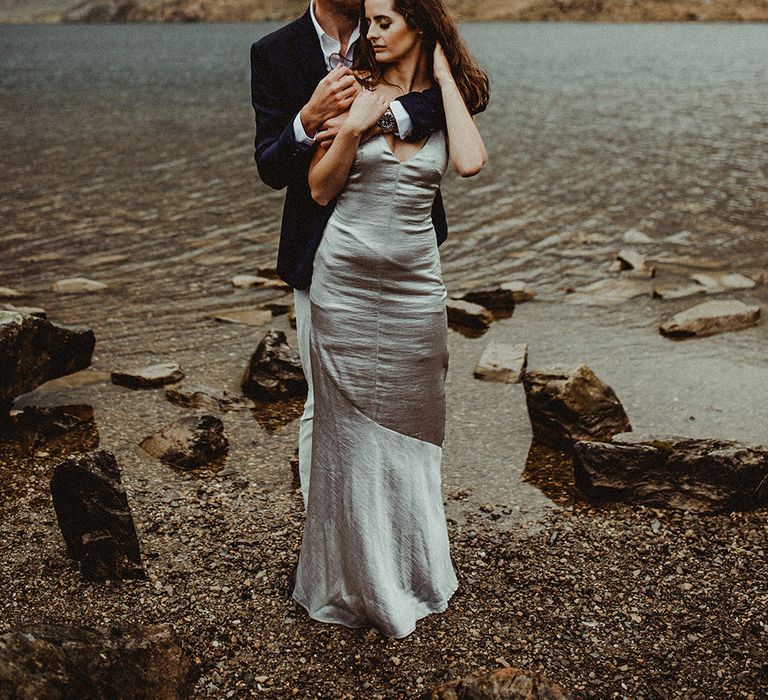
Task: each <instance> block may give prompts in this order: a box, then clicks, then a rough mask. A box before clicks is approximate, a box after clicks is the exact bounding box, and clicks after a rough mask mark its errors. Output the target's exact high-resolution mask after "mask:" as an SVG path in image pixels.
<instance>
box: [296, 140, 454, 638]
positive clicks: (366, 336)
mask: <svg viewBox="0 0 768 700" xmlns="http://www.w3.org/2000/svg"><path fill="white" fill-rule="evenodd" d="M447 165H448V153H447V145H446V140H445V135H444V133H443V132H442V131H437V132H434V133H433V134H432V135H431V136H430V138H429V139H428V140H427V142H426V143H425V144H424V145H423V146H422V148H421V150H419V151H417V152H416V153H415V154H414V155H413V156H411V157H410V158H409V159H407V160H406V161H405V162H400V161H399V160H398V159H397V158H396V157H395V155H394V154H393V153H392V151H391V149H390V147H389V144H388V143H387V141H386V139H385V137H384V136H376V137H374V138H372V139H370V140H369V141H367V142H366V143H364V144H362V145H361V146H360V147H359V148H358V151H357V154H356V157H355V160H354V163H353V164H352V167H351V170H350V175H349V180H348V182H347V185H346V187H345V189H344V191H343V192H342V193H341V194H340V195H339V197H338V199H337V204H336V208H335V210H334V212H333V215H332V216H331V219H330V221H329V222H328V225H327V227H326V229H325V233H324V235H323V239H322V241H321V243H320V247H319V248H318V251H317V254H316V257H315V262H314V271H313V276H312V285H311V288H310V301H311V313H312V330H311V333H310V339H311V362H312V378H313V382H314V395H315V412H314V425H313V435H312V466H311V471H310V480H309V496H308V501H307V517H306V522H305V526H304V535H303V540H302V545H301V552H300V555H299V564H298V568H297V570H296V583H295V587H294V590H293V598H294V599H295V600H296V601H297V602H298V603H300V604H301V605H302V606H303V607H304V608H305V609H306V610H307V612H308V613H309V615H310V617H312V618H313V619H315V620H320V621H323V622H331V623H337V624H342V625H346V626H347V627H370V626H373V627H376V628H378V629H379V631H380V632H381V633H382V634H384V635H385V636H387V637H398V638H400V637H405V636H407V635H409V634H410V633H411V632H413V631H414V629H415V627H416V621H417V620H419V619H421V618H423V617H425V616H426V615H429V614H431V613H438V612H442V611H444V610H445V609H446V608H447V607H448V600H449V598H450V597H451V596H452V595H453V593H454V592H455V591H456V589H457V587H458V581H457V578H456V573H455V571H454V569H453V565H452V562H451V557H450V552H449V542H448V530H447V527H446V522H445V512H444V510H443V499H442V494H441V475H440V464H441V459H442V444H443V436H444V432H445V393H444V383H445V374H446V371H447V367H448V350H447V324H446V310H445V298H446V291H445V286H444V285H443V281H442V275H441V269H440V257H439V254H438V249H437V241H436V239H435V231H434V228H433V226H432V219H431V209H432V203H433V201H434V198H435V193H436V191H437V188H438V186H439V184H440V180H441V179H442V176H443V174H444V173H445V170H446V168H447Z"/></svg>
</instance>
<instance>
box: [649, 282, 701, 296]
mask: <svg viewBox="0 0 768 700" xmlns="http://www.w3.org/2000/svg"><path fill="white" fill-rule="evenodd" d="M706 291H707V290H706V288H705V287H703V286H702V285H700V284H696V283H694V284H682V285H680V284H669V283H667V284H654V285H653V296H655V297H659V298H660V299H682V298H683V297H690V296H693V295H694V294H704V293H705V292H706Z"/></svg>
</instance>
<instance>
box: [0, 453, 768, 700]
mask: <svg viewBox="0 0 768 700" xmlns="http://www.w3.org/2000/svg"><path fill="white" fill-rule="evenodd" d="M46 450H48V451H50V452H52V453H55V452H56V446H55V445H53V444H51V445H46ZM40 467H41V465H40V463H39V460H38V462H37V468H35V469H33V470H32V471H31V472H27V479H28V480H27V481H26V482H25V485H26V486H27V489H26V490H25V491H24V492H22V493H20V494H19V496H18V498H17V499H16V502H15V504H14V506H15V507H14V509H13V511H11V512H6V514H5V517H4V520H3V530H4V531H5V532H4V533H3V534H4V536H3V538H2V541H3V542H4V547H3V557H2V564H0V584H2V585H3V586H4V587H5V588H6V590H13V591H14V595H13V596H12V597H11V598H9V599H8V600H5V601H3V602H2V603H0V613H1V614H0V619H1V620H2V622H1V623H0V634H4V633H6V632H8V631H10V630H11V629H13V628H15V627H17V626H19V625H22V624H27V623H34V622H44V623H50V622H69V623H72V624H84V625H93V626H103V627H109V626H110V625H113V624H115V623H116V622H122V621H134V622H136V623H139V624H158V623H163V622H165V623H170V624H171V625H172V626H173V627H174V629H175V630H176V633H177V636H178V638H179V641H180V643H181V644H182V646H183V647H184V648H185V649H186V650H187V652H188V653H189V654H190V655H191V656H192V657H193V658H196V663H197V667H198V668H197V670H198V672H199V674H200V677H199V679H198V681H197V684H196V685H195V688H194V691H193V694H192V697H196V698H198V697H230V696H236V697H253V696H256V695H262V694H264V693H269V694H270V695H271V696H273V697H292V696H298V697H305V696H307V694H308V693H311V694H312V696H313V697H321V698H338V697H340V693H342V692H344V693H349V694H350V695H348V696H345V697H361V696H363V694H364V697H370V698H403V697H415V696H416V694H417V693H423V692H424V691H426V690H428V689H430V688H432V687H434V686H436V685H438V684H439V683H442V682H445V681H447V680H451V679H455V678H459V677H463V676H467V675H472V674H475V673H479V672H483V671H485V670H488V671H492V670H495V669H498V668H501V667H504V666H512V667H519V668H524V669H527V670H531V671H536V672H538V673H541V674H543V675H544V676H545V677H547V678H548V679H549V680H552V681H555V682H558V683H561V684H562V685H564V686H565V687H566V688H567V689H569V690H571V691H572V692H573V693H574V696H575V697H578V698H582V697H583V698H605V697H615V698H619V697H621V698H633V699H639V698H644V697H645V698H650V697H665V698H678V697H679V698H692V699H693V698H702V699H703V698H706V697H743V698H747V699H750V698H751V699H756V698H758V697H761V696H762V694H764V693H765V692H766V691H768V676H766V674H765V669H764V667H762V666H761V663H762V662H761V659H764V658H765V657H766V654H768V635H766V634H765V631H766V627H768V616H767V614H766V611H765V610H764V609H762V608H761V607H760V606H759V605H755V602H756V600H757V599H758V597H759V595H760V585H761V584H760V581H761V580H765V579H764V577H765V574H766V563H765V553H766V550H768V510H765V509H763V510H761V511H755V512H751V513H733V514H730V515H718V516H707V517H702V516H700V515H697V514H686V513H680V512H673V511H659V510H656V509H653V508H646V507H642V506H623V505H617V506H609V507H601V508H593V507H591V506H588V505H586V504H583V503H577V504H575V506H574V507H572V508H564V509H562V510H559V511H557V512H552V513H549V514H547V515H546V516H544V517H543V518H541V519H540V520H537V521H535V522H529V523H526V524H518V525H517V526H515V527H511V528H509V529H502V528H500V527H498V525H499V523H501V522H503V521H504V518H505V517H506V516H505V513H504V511H505V506H504V504H491V503H486V504H482V505H481V506H480V507H477V505H475V504H473V505H471V506H469V507H468V508H466V509H465V510H464V514H465V516H466V521H465V522H464V523H463V524H462V523H458V522H457V521H456V520H454V519H453V518H451V517H448V525H449V538H450V542H451V551H452V555H453V557H454V560H455V562H456V566H457V569H458V570H459V572H458V573H459V578H460V581H461V583H460V586H459V589H458V591H457V592H456V593H455V594H454V595H453V596H452V598H451V600H450V602H449V605H448V609H447V610H446V611H445V612H443V613H439V614H433V615H430V616H427V617H425V618H422V619H421V620H419V622H418V623H417V628H416V630H415V632H413V633H412V634H411V635H409V636H408V637H406V638H404V639H386V638H384V637H382V636H381V635H380V633H378V632H377V631H376V630H375V629H374V628H368V629H350V628H345V627H343V626H341V625H331V624H324V623H321V622H316V621H314V620H312V619H310V618H309V617H308V615H307V614H306V612H305V611H303V610H302V609H301V607H300V606H299V604H297V603H296V602H295V601H293V600H288V599H286V596H285V592H286V590H287V582H288V576H289V573H290V571H291V568H292V566H293V564H294V562H295V560H296V557H297V556H298V551H299V547H300V543H301V532H302V522H303V517H304V514H303V502H302V499H301V494H300V491H298V490H295V491H291V492H287V493H286V492H279V491H277V490H273V489H272V488H271V487H264V486H261V485H260V484H259V483H258V482H255V481H253V480H252V478H251V475H250V474H249V473H248V470H247V469H230V470H229V472H228V473H226V474H219V475H218V476H213V477H211V478H207V479H204V480H203V479H200V478H197V477H195V476H193V475H189V474H188V475H185V476H184V477H183V478H182V479H178V477H177V476H175V475H174V474H173V471H172V470H170V469H166V468H163V469H162V470H158V469H157V468H156V467H155V465H144V467H143V468H142V469H141V470H139V471H136V470H131V471H130V472H129V471H126V472H124V485H125V486H126V490H127V492H128V497H129V501H130V503H131V507H132V510H133V515H134V519H135V522H136V527H137V531H138V533H139V537H140V541H141V544H142V555H143V560H144V565H145V569H146V571H147V573H148V576H149V578H148V580H146V581H136V580H125V581H111V582H109V581H108V582H105V583H97V582H90V581H84V580H82V578H81V575H80V572H79V567H78V565H77V564H76V563H75V562H73V561H71V560H69V559H68V558H67V556H66V551H65V548H64V546H63V542H62V541H61V536H60V533H59V532H58V531H57V525H56V522H55V514H54V513H53V508H52V506H51V504H50V502H49V501H50V497H49V495H48V494H47V493H46V491H47V473H46V469H45V468H40ZM147 467H148V468H147ZM285 469H286V470H288V466H287V465H285ZM161 484H162V486H161ZM444 496H446V497H447V502H449V501H451V500H456V498H458V499H459V500H461V494H459V495H458V496H457V495H455V494H451V493H446V492H445V490H444ZM29 541H34V542H35V543H36V546H35V547H34V548H30V547H25V543H28V542H29ZM596 563H597V565H596ZM715 652H717V653H716V655H715Z"/></svg>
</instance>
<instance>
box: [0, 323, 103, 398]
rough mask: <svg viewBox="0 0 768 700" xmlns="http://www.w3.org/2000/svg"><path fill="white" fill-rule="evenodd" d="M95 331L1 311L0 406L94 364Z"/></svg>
mask: <svg viewBox="0 0 768 700" xmlns="http://www.w3.org/2000/svg"><path fill="white" fill-rule="evenodd" d="M95 345H96V337H95V335H94V333H93V331H92V330H90V329H88V328H81V327H67V326H61V325H57V324H55V323H51V322H50V321H47V320H45V319H42V318H39V317H37V316H32V315H30V314H25V313H20V312H18V311H0V357H2V358H3V361H2V362H1V363H0V407H2V405H3V404H8V403H10V402H11V401H12V399H13V398H15V397H16V396H19V395H20V394H24V393H26V392H28V391H32V390H33V389H35V388H37V387H38V386H40V385H41V384H44V383H45V382H47V381H49V380H50V379H55V378H56V377H63V376H64V375H67V374H73V373H74V372H79V371H80V370H81V369H85V368H86V367H88V366H90V364H91V356H92V355H93V349H94V346H95Z"/></svg>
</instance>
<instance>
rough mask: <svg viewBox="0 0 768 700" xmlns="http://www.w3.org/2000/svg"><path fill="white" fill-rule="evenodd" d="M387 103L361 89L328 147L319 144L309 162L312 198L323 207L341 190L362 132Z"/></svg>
mask: <svg viewBox="0 0 768 700" xmlns="http://www.w3.org/2000/svg"><path fill="white" fill-rule="evenodd" d="M388 104H389V103H388V102H387V101H386V100H385V99H384V98H383V97H382V96H381V95H379V94H378V93H376V92H373V91H370V90H363V92H361V93H360V94H358V96H357V97H356V98H355V101H354V102H353V103H352V107H351V108H350V110H349V114H348V115H347V118H346V120H345V121H344V123H343V124H342V126H341V128H340V129H339V133H338V134H337V135H336V138H334V139H333V143H332V144H331V145H330V147H329V148H327V149H326V148H324V147H320V146H318V148H317V150H316V151H315V153H314V155H313V157H312V162H311V163H310V165H309V175H308V179H309V187H310V191H311V193H312V199H314V200H315V202H317V203H318V204H319V205H321V206H325V205H327V204H329V203H330V202H332V201H333V200H334V199H335V198H336V196H337V195H338V194H339V192H341V191H342V190H343V189H344V185H345V184H346V182H347V178H348V177H349V169H350V168H351V167H352V162H353V161H354V159H355V152H356V151H357V147H358V145H359V144H360V139H361V138H362V136H363V134H364V133H365V132H366V131H367V130H368V128H369V127H371V126H372V125H373V124H375V123H376V120H377V119H378V118H379V117H380V116H381V115H382V114H384V110H386V108H387V105H388Z"/></svg>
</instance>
